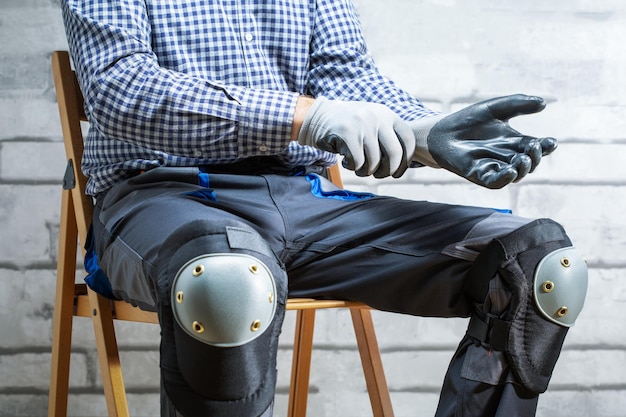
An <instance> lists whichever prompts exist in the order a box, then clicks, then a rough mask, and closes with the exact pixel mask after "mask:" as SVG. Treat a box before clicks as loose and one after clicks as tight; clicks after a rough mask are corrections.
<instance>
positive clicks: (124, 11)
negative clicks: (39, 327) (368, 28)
mask: <svg viewBox="0 0 626 417" xmlns="http://www.w3.org/2000/svg"><path fill="white" fill-rule="evenodd" d="M62 3H63V18H64V22H65V27H66V30H67V36H68V41H69V46H70V51H71V55H72V58H73V61H74V64H75V67H76V71H77V73H78V78H79V83H80V86H81V89H82V91H83V94H84V96H85V108H86V112H87V115H88V118H89V120H90V129H89V133H88V135H87V139H86V147H85V154H84V157H83V162H82V167H83V171H84V172H85V174H86V175H88V176H89V177H90V181H89V184H88V187H87V192H88V193H90V194H96V193H98V192H100V191H103V190H106V189H107V188H109V187H111V186H112V185H113V184H115V183H116V182H117V181H119V180H120V179H121V178H124V177H127V176H128V175H130V174H131V173H136V172H137V171H138V170H145V169H149V168H153V167H156V166H163V165H168V166H198V165H206V164H221V163H229V162H235V161H238V160H241V159H244V158H247V157H252V156H259V155H274V156H277V157H279V159H280V160H281V161H283V162H284V163H285V165H286V166H298V165H311V164H322V165H329V164H332V163H333V162H334V160H335V156H334V155H332V154H328V153H326V152H322V151H319V150H316V149H314V148H309V147H303V146H300V145H298V144H297V142H295V141H291V138H290V136H291V123H292V119H293V113H294V110H295V104H296V99H297V97H298V96H299V95H301V94H308V95H312V96H325V97H327V98H329V99H342V100H360V101H373V102H379V103H383V104H386V105H387V106H389V107H390V108H391V109H392V110H394V111H395V112H396V113H398V114H399V115H400V116H401V117H402V118H404V119H405V120H412V119H416V118H419V117H423V116H425V115H430V114H432V112H431V111H429V110H428V109H426V108H424V106H423V105H422V103H421V102H420V101H419V100H417V99H416V98H414V97H412V96H411V95H409V94H408V93H406V92H405V91H403V90H401V89H399V88H398V87H397V86H396V85H394V84H393V83H392V82H391V81H389V80H388V79H386V78H384V77H383V76H381V74H380V73H379V71H378V69H377V68H376V66H375V65H374V62H373V60H372V58H371V56H370V55H369V53H368V51H367V48H366V45H365V42H364V40H363V36H362V32H361V28H360V24H359V22H358V17H357V14H356V11H355V9H354V6H353V5H352V3H351V1H350V0H175V1H169V0H106V1H105V0H63V2H62Z"/></svg>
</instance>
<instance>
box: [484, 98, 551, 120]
mask: <svg viewBox="0 0 626 417" xmlns="http://www.w3.org/2000/svg"><path fill="white" fill-rule="evenodd" d="M483 104H485V105H486V106H487V107H488V108H489V110H490V111H491V114H492V115H493V116H494V117H495V118H497V119H500V120H503V121H507V120H509V119H511V118H513V117H516V116H521V115H523V114H532V113H537V112H540V111H541V110H543V109H544V108H545V107H546V102H545V101H544V100H543V99H542V98H541V97H536V96H527V95H524V94H515V95H511V96H505V97H498V98H493V99H490V100H486V101H484V102H483Z"/></svg>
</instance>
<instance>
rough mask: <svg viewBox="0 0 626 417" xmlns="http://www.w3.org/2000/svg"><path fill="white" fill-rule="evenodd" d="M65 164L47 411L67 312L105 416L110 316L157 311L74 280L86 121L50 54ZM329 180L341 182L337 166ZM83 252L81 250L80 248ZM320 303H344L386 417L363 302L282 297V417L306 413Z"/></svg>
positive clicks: (145, 318) (114, 407) (82, 214)
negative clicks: (80, 331) (289, 313)
mask: <svg viewBox="0 0 626 417" xmlns="http://www.w3.org/2000/svg"><path fill="white" fill-rule="evenodd" d="M52 70H53V74H54V83H55V87H56V94H57V100H58V105H59V113H60V117H61V125H62V129H63V139H64V143H65V152H66V155H67V170H66V174H65V177H64V180H63V191H62V202H61V204H62V205H61V219H60V227H59V248H58V263H57V284H56V299H55V308H54V329H53V338H52V369H51V375H50V397H49V404H48V416H49V417H52V416H66V415H67V399H68V391H69V369H70V353H71V339H72V322H73V317H74V316H78V317H91V319H92V322H93V326H94V331H95V339H96V345H97V346H96V347H97V352H98V359H99V363H100V370H101V373H102V383H103V386H104V395H105V397H106V404H107V409H108V413H109V416H110V417H126V416H128V415H129V412H128V405H127V401H126V392H125V388H124V379H123V376H122V368H121V364H120V359H119V353H118V348H117V341H116V336H115V329H114V326H113V320H128V321H135V322H147V323H158V321H157V315H156V313H151V312H147V311H143V310H140V309H139V308H136V307H133V306H131V305H130V304H127V303H125V302H122V301H111V300H109V299H106V298H104V297H102V296H99V295H98V294H96V293H95V292H93V291H92V290H91V289H89V288H88V287H87V286H86V285H85V284H77V283H75V278H76V269H77V268H76V266H77V265H76V259H77V247H78V244H81V246H83V245H84V242H85V238H86V235H87V230H88V228H89V225H90V221H91V217H92V211H93V208H92V202H91V200H90V198H89V197H88V196H87V195H86V194H85V187H86V181H87V179H86V178H85V176H84V175H83V174H82V173H81V171H80V161H81V156H82V152H83V135H82V130H81V121H87V118H86V116H85V113H84V109H83V97H82V95H81V92H80V89H79V87H78V83H77V80H76V76H75V74H74V72H73V71H72V69H71V66H70V58H69V54H68V52H67V51H56V52H54V53H53V55H52ZM330 175H331V180H332V181H333V182H334V183H335V184H338V185H340V186H341V179H340V177H339V170H338V168H337V167H334V169H332V170H331V174H330ZM83 255H84V252H83ZM323 308H349V309H350V313H351V316H352V321H353V324H354V329H355V333H356V340H357V344H358V348H359V352H360V356H361V362H362V365H363V371H364V374H365V379H366V384H367V390H368V392H369V396H370V402H371V406H372V411H373V415H374V416H375V417H392V416H393V410H392V406H391V400H390V397H389V391H388V388H387V382H386V380H385V375H384V371H383V367H382V362H381V358H380V352H379V349H378V342H377V340H376V335H375V332H374V326H373V322H372V317H371V312H370V310H369V307H368V306H366V305H364V304H361V303H355V302H347V301H339V300H310V299H289V300H288V302H287V309H288V310H297V316H296V331H295V340H294V347H293V365H292V372H291V385H290V392H289V408H288V410H289V417H301V416H305V414H306V405H307V395H308V388H309V373H310V365H311V353H312V345H313V327H314V322H315V312H316V310H317V309H323Z"/></svg>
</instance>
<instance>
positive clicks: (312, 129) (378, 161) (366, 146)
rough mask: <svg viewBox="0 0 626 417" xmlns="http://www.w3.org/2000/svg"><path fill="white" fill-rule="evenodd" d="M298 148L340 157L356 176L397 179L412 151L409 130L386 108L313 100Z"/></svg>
mask: <svg viewBox="0 0 626 417" xmlns="http://www.w3.org/2000/svg"><path fill="white" fill-rule="evenodd" d="M298 143H300V145H306V146H313V147H315V148H318V149H322V150H324V151H328V152H333V153H339V154H341V155H343V156H344V159H343V166H344V167H345V168H347V169H350V170H353V171H355V172H356V174H357V175H359V176H367V175H374V176H375V177H377V178H383V177H387V176H390V175H391V176H393V177H396V178H397V177H400V176H401V175H402V174H404V172H405V171H406V169H407V168H408V166H409V163H410V162H411V159H412V158H413V153H414V150H415V136H414V134H413V131H412V130H411V127H410V126H409V125H408V124H407V123H406V122H404V121H403V120H402V119H400V117H398V115H396V114H395V113H394V112H393V111H392V110H391V109H389V108H388V107H387V106H384V105H382V104H377V103H369V102H362V101H339V100H328V99H326V98H324V97H320V98H317V99H316V100H315V102H314V103H313V105H312V106H311V108H310V109H309V110H308V112H307V113H306V115H305V117H304V121H303V123H302V127H301V128H300V133H299V134H298Z"/></svg>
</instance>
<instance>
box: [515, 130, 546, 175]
mask: <svg viewBox="0 0 626 417" xmlns="http://www.w3.org/2000/svg"><path fill="white" fill-rule="evenodd" d="M524 154H525V155H526V156H528V158H529V160H530V165H529V171H528V172H533V171H534V170H535V168H537V165H539V163H540V162H541V156H542V148H541V143H540V142H539V141H538V140H537V139H535V138H531V139H529V141H528V143H527V144H526V147H525V149H524ZM528 172H527V173H528ZM527 173H526V174H527ZM526 174H524V175H526ZM520 179H521V178H520ZM518 181H519V180H518Z"/></svg>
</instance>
